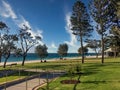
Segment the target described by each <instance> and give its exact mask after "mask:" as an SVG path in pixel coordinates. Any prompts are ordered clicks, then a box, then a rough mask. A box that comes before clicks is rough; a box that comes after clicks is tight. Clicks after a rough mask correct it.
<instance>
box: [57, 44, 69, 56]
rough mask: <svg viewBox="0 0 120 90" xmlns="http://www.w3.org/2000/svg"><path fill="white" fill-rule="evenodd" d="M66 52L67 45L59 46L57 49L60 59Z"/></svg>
mask: <svg viewBox="0 0 120 90" xmlns="http://www.w3.org/2000/svg"><path fill="white" fill-rule="evenodd" d="M67 52H68V45H67V44H60V45H59V47H58V54H59V56H60V57H61V58H63V57H65V56H67Z"/></svg>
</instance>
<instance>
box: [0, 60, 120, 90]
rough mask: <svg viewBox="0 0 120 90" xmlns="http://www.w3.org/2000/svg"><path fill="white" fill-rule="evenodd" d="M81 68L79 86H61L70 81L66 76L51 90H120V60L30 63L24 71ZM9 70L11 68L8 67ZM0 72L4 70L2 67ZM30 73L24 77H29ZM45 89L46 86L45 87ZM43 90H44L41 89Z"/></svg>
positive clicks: (53, 84)
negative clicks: (67, 80) (82, 62)
mask: <svg viewBox="0 0 120 90" xmlns="http://www.w3.org/2000/svg"><path fill="white" fill-rule="evenodd" d="M78 64H79V65H80V66H81V72H82V73H83V74H82V75H81V78H80V81H81V83H79V84H76V85H75V84H61V83H60V81H62V80H66V79H70V75H68V74H66V75H64V76H62V77H60V78H57V79H56V80H55V81H52V82H51V83H50V85H49V87H50V89H51V90H73V88H76V90H105V89H108V90H120V58H106V59H105V63H104V64H101V60H100V59H95V58H89V59H85V64H81V62H80V60H78V59H74V60H58V61H53V62H46V63H29V64H25V66H24V67H22V68H24V69H34V70H36V69H38V70H46V69H47V70H65V71H68V70H69V69H70V68H71V67H75V66H76V65H78ZM18 68H21V66H20V65H17V66H16V67H12V68H11V69H15V70H16V69H18ZM7 69H9V67H7ZM0 70H4V69H3V68H2V67H0ZM27 75H28V73H26V74H24V73H23V75H22V77H25V76H27ZM18 78H21V77H19V74H18V72H17V73H16V74H14V75H10V76H9V77H7V80H9V81H11V80H14V79H18ZM73 79H78V75H74V78H73ZM5 80H6V78H5V77H3V78H0V82H1V83H2V82H5ZM44 87H45V86H44ZM40 90H42V89H40Z"/></svg>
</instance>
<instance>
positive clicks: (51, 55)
mask: <svg viewBox="0 0 120 90" xmlns="http://www.w3.org/2000/svg"><path fill="white" fill-rule="evenodd" d="M94 55H95V53H87V54H85V56H94ZM80 56H81V55H80V54H78V53H68V54H67V56H66V57H65V58H74V57H80ZM59 58H60V56H59V55H58V54H57V53H48V56H47V57H46V58H44V60H52V59H59ZM34 60H40V57H39V56H38V55H37V54H36V53H28V54H27V57H26V61H34ZM21 61H22V56H20V57H17V56H15V55H14V54H11V56H10V58H9V59H8V61H7V62H21ZM2 62H4V58H2Z"/></svg>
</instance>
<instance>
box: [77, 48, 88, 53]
mask: <svg viewBox="0 0 120 90" xmlns="http://www.w3.org/2000/svg"><path fill="white" fill-rule="evenodd" d="M83 51H84V54H87V53H88V48H87V47H83ZM78 53H79V54H82V48H81V47H80V48H79V49H78Z"/></svg>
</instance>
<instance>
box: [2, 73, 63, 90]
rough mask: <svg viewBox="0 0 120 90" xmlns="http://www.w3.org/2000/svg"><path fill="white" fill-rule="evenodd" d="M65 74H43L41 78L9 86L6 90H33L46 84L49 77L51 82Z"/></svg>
mask: <svg viewBox="0 0 120 90" xmlns="http://www.w3.org/2000/svg"><path fill="white" fill-rule="evenodd" d="M63 74H65V73H63V72H62V73H60V72H56V73H49V74H43V75H41V76H40V78H34V79H31V80H27V83H26V82H25V81H24V82H21V83H18V84H15V85H12V86H9V87H7V88H6V90H32V89H33V88H34V87H35V86H38V85H39V83H40V85H42V84H43V83H45V81H46V78H47V77H48V79H49V80H51V79H53V78H56V77H58V76H60V75H63ZM26 86H27V88H26ZM1 90H5V89H1Z"/></svg>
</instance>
